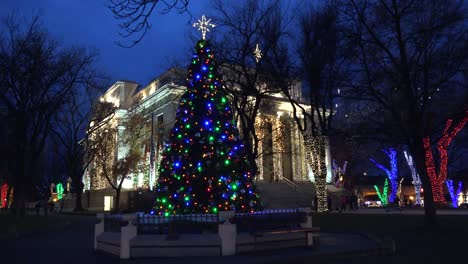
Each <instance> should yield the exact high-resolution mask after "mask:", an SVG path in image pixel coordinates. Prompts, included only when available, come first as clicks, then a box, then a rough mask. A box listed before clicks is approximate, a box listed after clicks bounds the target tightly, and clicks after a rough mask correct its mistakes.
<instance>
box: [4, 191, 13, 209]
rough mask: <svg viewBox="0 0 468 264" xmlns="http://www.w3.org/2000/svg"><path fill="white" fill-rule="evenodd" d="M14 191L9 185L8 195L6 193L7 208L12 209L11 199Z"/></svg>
mask: <svg viewBox="0 0 468 264" xmlns="http://www.w3.org/2000/svg"><path fill="white" fill-rule="evenodd" d="M12 191H13V186H10V185H8V189H7V193H6V203H5V208H10V197H11V192H12Z"/></svg>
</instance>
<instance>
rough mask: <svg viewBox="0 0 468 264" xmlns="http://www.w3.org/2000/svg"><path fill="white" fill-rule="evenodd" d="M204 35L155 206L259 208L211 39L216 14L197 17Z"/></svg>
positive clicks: (166, 210) (167, 210)
mask: <svg viewBox="0 0 468 264" xmlns="http://www.w3.org/2000/svg"><path fill="white" fill-rule="evenodd" d="M194 26H198V27H199V30H201V31H202V39H201V40H200V41H198V43H197V44H196V45H195V52H194V55H193V58H192V60H191V64H190V66H189V68H188V78H187V90H186V91H185V92H184V93H183V95H182V97H181V100H180V103H179V108H178V110H177V113H176V120H175V124H174V127H173V128H172V131H171V134H170V142H169V144H168V145H167V146H166V148H165V150H164V152H163V156H162V160H161V163H160V166H159V172H160V176H159V178H158V185H157V200H156V206H155V211H156V212H157V213H158V214H159V215H165V216H168V215H172V214H191V213H217V212H218V211H227V210H235V211H238V212H253V211H256V210H257V209H259V207H260V202H259V195H258V193H257V191H256V188H255V185H254V183H253V178H254V175H252V173H251V170H250V164H249V161H248V160H247V156H246V153H245V149H244V145H243V143H242V140H241V139H240V137H239V131H238V129H237V127H236V122H235V120H234V117H233V112H232V108H231V106H230V103H229V98H228V97H227V96H226V94H225V93H224V92H223V91H222V90H221V89H220V88H221V86H222V81H221V75H220V74H219V71H218V66H217V64H216V61H215V57H214V52H213V49H212V47H211V45H210V42H209V41H207V40H205V35H206V32H207V31H209V30H208V28H209V27H210V26H214V25H212V24H210V20H206V18H205V16H203V17H202V20H199V23H195V24H194Z"/></svg>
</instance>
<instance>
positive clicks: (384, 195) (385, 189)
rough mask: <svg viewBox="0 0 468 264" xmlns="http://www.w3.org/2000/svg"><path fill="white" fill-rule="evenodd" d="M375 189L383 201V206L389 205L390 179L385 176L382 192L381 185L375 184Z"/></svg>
mask: <svg viewBox="0 0 468 264" xmlns="http://www.w3.org/2000/svg"><path fill="white" fill-rule="evenodd" d="M374 189H375V191H376V192H377V196H378V197H379V199H380V201H381V202H382V206H387V205H388V179H387V178H385V183H384V187H383V190H382V192H380V190H379V187H378V186H377V185H374Z"/></svg>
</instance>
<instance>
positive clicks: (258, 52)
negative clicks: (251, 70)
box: [253, 43, 263, 63]
mask: <svg viewBox="0 0 468 264" xmlns="http://www.w3.org/2000/svg"><path fill="white" fill-rule="evenodd" d="M253 54H254V58H255V62H257V63H258V62H259V61H260V59H261V58H262V55H263V54H262V50H261V49H260V47H259V46H258V43H257V46H255V49H254V52H253Z"/></svg>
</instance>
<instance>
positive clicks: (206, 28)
mask: <svg viewBox="0 0 468 264" xmlns="http://www.w3.org/2000/svg"><path fill="white" fill-rule="evenodd" d="M210 21H211V18H210V19H208V20H206V17H205V15H202V18H201V20H200V19H199V20H198V22H197V23H193V27H198V28H197V29H198V30H200V31H201V33H202V39H205V36H206V32H210V27H212V28H214V27H215V26H216V25H215V24H213V23H210Z"/></svg>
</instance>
